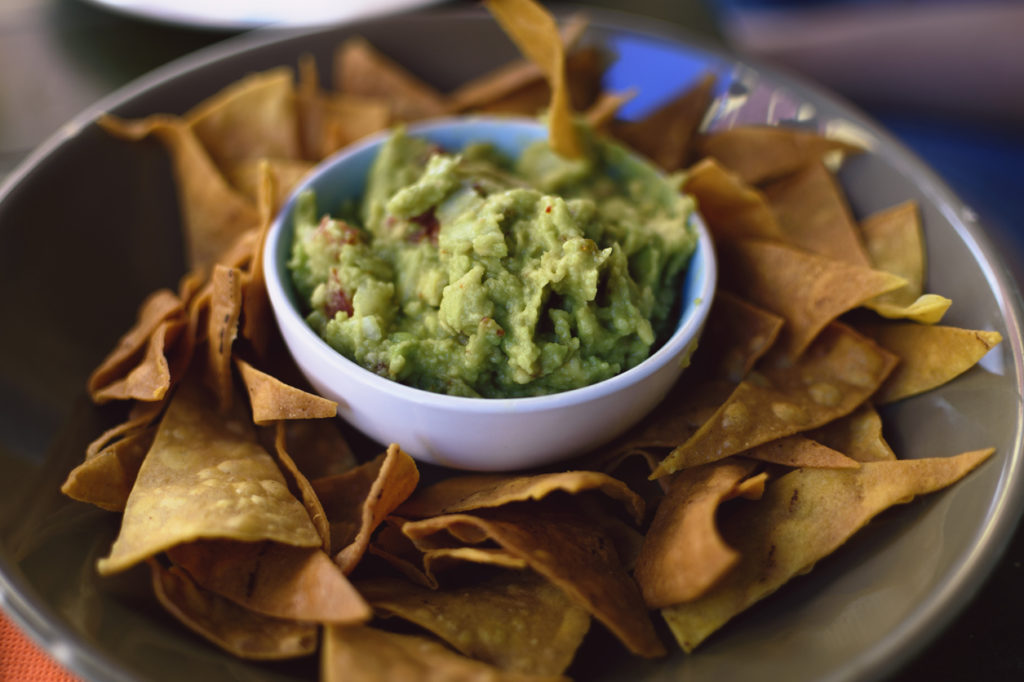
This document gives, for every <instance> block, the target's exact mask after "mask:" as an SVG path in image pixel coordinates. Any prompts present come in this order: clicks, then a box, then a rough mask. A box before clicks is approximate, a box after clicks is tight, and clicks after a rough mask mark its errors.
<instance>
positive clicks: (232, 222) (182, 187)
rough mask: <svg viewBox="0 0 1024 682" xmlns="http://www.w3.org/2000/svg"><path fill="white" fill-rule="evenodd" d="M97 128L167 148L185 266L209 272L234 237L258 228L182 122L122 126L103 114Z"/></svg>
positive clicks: (152, 120) (160, 119)
mask: <svg viewBox="0 0 1024 682" xmlns="http://www.w3.org/2000/svg"><path fill="white" fill-rule="evenodd" d="M97 123H99V125H100V126H101V127H103V128H104V129H105V130H106V131H107V132H109V133H111V134H113V135H115V136H117V137H121V138H125V139H129V140H136V141H137V140H141V139H143V138H145V137H147V136H149V135H151V134H153V135H156V136H157V137H158V138H159V139H160V141H161V142H162V143H163V144H164V146H165V147H166V148H167V150H168V152H169V153H170V155H171V160H172V161H173V163H174V177H175V181H176V184H177V189H178V202H179V204H180V206H181V213H182V218H183V221H184V224H185V243H186V247H187V253H188V265H189V267H191V268H205V267H209V266H210V265H211V264H213V263H214V262H216V261H217V258H218V257H219V256H220V255H221V254H222V253H224V252H225V251H227V250H228V248H230V247H231V245H232V244H233V243H234V242H235V240H236V239H237V238H238V237H239V236H240V235H242V234H243V233H244V232H246V231H247V230H249V229H251V228H252V227H254V226H255V225H257V224H258V223H259V215H258V214H257V212H256V207H255V206H253V204H252V202H250V201H249V200H248V199H246V198H245V197H244V196H243V195H242V194H240V193H239V192H238V191H237V190H235V189H234V188H233V187H231V185H229V184H228V181H227V180H226V179H225V178H224V176H223V174H222V173H221V171H220V170H219V169H218V168H217V166H216V165H215V164H214V163H213V160H212V159H211V158H210V156H209V154H208V153H207V152H206V150H205V149H204V148H203V145H202V143H200V142H199V139H198V138H197V137H196V136H195V134H194V133H193V131H192V130H191V128H190V127H189V126H188V125H187V124H186V123H185V122H184V121H183V120H181V119H179V118H177V117H174V116H164V115H156V116H150V117H149V118H146V119H142V120H137V121H127V120H124V119H119V118H117V117H115V116H111V115H110V114H104V115H103V116H101V117H100V119H99V120H98V121H97Z"/></svg>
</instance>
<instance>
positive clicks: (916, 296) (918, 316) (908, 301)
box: [860, 201, 952, 324]
mask: <svg viewBox="0 0 1024 682" xmlns="http://www.w3.org/2000/svg"><path fill="white" fill-rule="evenodd" d="M860 227H861V232H862V234H863V235H864V243H865V246H866V247H867V250H868V254H869V255H870V256H871V262H872V263H873V264H874V267H875V269H877V270H884V271H886V272H891V273H893V274H895V275H899V276H900V277H902V278H903V279H904V280H906V282H907V283H906V284H905V285H903V286H902V287H900V288H899V289H895V290H893V291H890V292H887V293H885V294H882V295H881V296H876V297H875V298H873V299H871V300H870V301H868V302H867V303H865V305H866V306H867V307H868V308H871V309H872V310H874V311H875V312H877V313H878V314H879V315H882V316H883V317H889V318H906V319H909V320H914V321H915V322H922V323H925V324H935V323H937V322H938V321H939V320H941V319H942V316H943V315H944V314H945V313H946V310H948V309H949V306H950V304H951V303H952V301H950V300H949V299H948V298H945V297H944V296H939V295H938V294H925V293H924V274H925V250H924V235H923V234H922V233H921V220H920V215H919V213H918V208H917V202H915V201H906V202H904V203H902V204H898V205H896V206H893V207H892V208H889V209H886V210H884V211H879V212H878V213H875V214H873V215H870V216H868V217H867V218H865V219H864V220H863V221H861V225H860Z"/></svg>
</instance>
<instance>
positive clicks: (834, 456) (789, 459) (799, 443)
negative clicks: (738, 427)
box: [743, 436, 860, 469]
mask: <svg viewBox="0 0 1024 682" xmlns="http://www.w3.org/2000/svg"><path fill="white" fill-rule="evenodd" d="M743 456H744V457H749V458H751V459H756V460H758V461H760V462H768V463H770V464H779V465H782V466H786V467H792V468H796V467H815V468H823V469H856V468H857V467H858V466H860V464H858V462H857V460H855V459H852V458H850V457H847V456H846V455H844V454H843V453H842V452H839V451H838V450H833V449H832V448H830V447H828V446H827V445H822V444H821V443H818V442H816V441H814V440H811V439H810V438H804V437H803V436H785V437H783V438H779V439H778V440H773V441H770V442H768V443H763V444H761V445H758V446H757V447H755V448H751V449H749V450H747V451H746V452H744V453H743Z"/></svg>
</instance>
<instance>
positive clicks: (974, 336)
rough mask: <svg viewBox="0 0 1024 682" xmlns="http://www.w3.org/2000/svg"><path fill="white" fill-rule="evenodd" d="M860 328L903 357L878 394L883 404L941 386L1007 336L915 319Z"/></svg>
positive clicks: (975, 362) (877, 396)
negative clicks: (916, 320)
mask: <svg viewBox="0 0 1024 682" xmlns="http://www.w3.org/2000/svg"><path fill="white" fill-rule="evenodd" d="M858 329H859V330H860V331H862V332H863V333H865V334H867V335H868V336H870V337H871V338H873V339H874V340H875V341H877V342H878V343H879V344H880V345H881V346H882V347H883V348H885V349H886V350H888V351H889V352H891V353H894V354H895V355H897V356H899V358H900V364H899V366H898V367H897V368H896V369H895V370H894V371H893V373H892V376H890V377H889V379H888V380H886V382H885V383H884V384H883V385H882V387H881V388H880V389H878V393H877V394H876V395H875V396H874V399H875V402H877V403H879V404H882V403H891V402H895V401H897V400H901V399H903V398H907V397H910V396H912V395H917V394H919V393H924V392H925V391H930V390H931V389H933V388H935V387H937V386H941V385H942V384H944V383H946V382H947V381H950V380H952V379H954V378H956V377H958V376H960V375H961V374H963V373H964V372H966V371H967V370H968V369H970V368H971V367H973V366H974V365H976V364H977V363H978V361H979V360H981V359H982V358H983V357H985V354H986V353H988V352H989V351H990V350H992V349H993V348H995V347H996V346H997V345H998V344H999V342H1000V341H1002V340H1003V335H1002V334H1000V333H999V332H997V331H985V330H976V329H960V328H959V327H947V326H943V325H922V324H916V323H914V322H890V323H879V324H862V325H859V326H858Z"/></svg>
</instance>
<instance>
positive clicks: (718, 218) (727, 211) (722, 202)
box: [683, 159, 786, 242]
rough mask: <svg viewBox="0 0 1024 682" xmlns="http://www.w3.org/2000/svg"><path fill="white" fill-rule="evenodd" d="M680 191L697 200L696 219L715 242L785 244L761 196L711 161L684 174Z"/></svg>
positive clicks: (701, 162)
mask: <svg viewBox="0 0 1024 682" xmlns="http://www.w3.org/2000/svg"><path fill="white" fill-rule="evenodd" d="M683 190H684V191H685V192H686V193H687V194H690V195H691V196H693V197H694V198H695V199H696V200H697V208H698V210H699V211H700V215H701V217H702V218H704V222H705V223H706V224H707V226H708V230H710V231H711V234H712V236H713V237H714V238H715V239H716V241H722V240H726V239H748V238H750V239H770V240H774V241H778V242H783V241H785V240H786V238H785V235H784V234H783V232H782V228H781V227H780V226H779V221H778V219H777V218H776V217H775V213H774V212H773V211H772V209H771V207H770V206H769V205H768V201H767V199H765V196H764V194H762V193H761V191H760V190H758V189H756V188H754V187H751V186H750V185H747V184H746V183H744V182H743V181H742V180H741V179H740V177H739V176H738V175H736V174H735V173H732V172H730V171H729V170H727V169H725V168H724V167H722V166H721V165H720V164H719V163H718V162H716V161H715V160H714V159H701V160H700V161H698V162H697V163H695V164H694V165H693V166H692V167H691V168H690V169H689V170H688V171H687V173H686V177H685V180H684V182H683Z"/></svg>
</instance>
